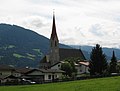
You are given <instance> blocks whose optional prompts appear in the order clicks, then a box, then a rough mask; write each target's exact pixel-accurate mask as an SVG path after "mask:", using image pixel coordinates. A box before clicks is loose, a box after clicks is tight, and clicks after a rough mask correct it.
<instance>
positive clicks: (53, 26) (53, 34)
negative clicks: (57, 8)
mask: <svg viewBox="0 0 120 91" xmlns="http://www.w3.org/2000/svg"><path fill="white" fill-rule="evenodd" d="M55 36H56V38H58V37H57V32H56V24H55V12H54V10H53V25H52V34H51V38H52V39H54V38H55Z"/></svg>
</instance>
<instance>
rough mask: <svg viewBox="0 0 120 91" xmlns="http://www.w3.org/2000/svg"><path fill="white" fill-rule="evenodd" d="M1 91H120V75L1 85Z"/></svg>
mask: <svg viewBox="0 0 120 91" xmlns="http://www.w3.org/2000/svg"><path fill="white" fill-rule="evenodd" d="M0 91H120V76H119V77H111V78H100V79H91V80H82V81H72V82H61V83H50V84H39V85H26V86H25V85H24V86H8V87H7V86H1V87H0Z"/></svg>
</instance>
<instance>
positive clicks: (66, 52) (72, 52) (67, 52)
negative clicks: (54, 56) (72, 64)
mask: <svg viewBox="0 0 120 91" xmlns="http://www.w3.org/2000/svg"><path fill="white" fill-rule="evenodd" d="M59 55H60V61H63V60H64V59H66V58H71V57H74V58H80V59H82V60H85V56H84V54H83V53H82V51H81V50H80V49H65V48H60V49H59Z"/></svg>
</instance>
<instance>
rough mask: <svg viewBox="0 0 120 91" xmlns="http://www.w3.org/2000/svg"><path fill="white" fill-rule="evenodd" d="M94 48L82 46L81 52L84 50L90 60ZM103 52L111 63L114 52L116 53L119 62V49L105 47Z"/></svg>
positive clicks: (77, 46)
mask: <svg viewBox="0 0 120 91" xmlns="http://www.w3.org/2000/svg"><path fill="white" fill-rule="evenodd" d="M70 46H71V47H73V48H79V47H80V46H79V45H76V46H75V45H70ZM92 48H93V46H86V45H84V46H81V50H83V53H84V55H85V56H86V58H87V59H90V53H91V51H92ZM102 49H103V52H104V53H105V54H106V56H107V60H108V61H110V59H111V57H112V53H113V50H114V51H115V55H116V57H117V59H118V60H119V59H120V49H117V48H105V47H103V48H102Z"/></svg>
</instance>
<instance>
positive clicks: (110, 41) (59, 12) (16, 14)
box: [0, 0, 120, 47]
mask: <svg viewBox="0 0 120 91" xmlns="http://www.w3.org/2000/svg"><path fill="white" fill-rule="evenodd" d="M53 9H55V15H56V26H57V32H58V36H59V40H60V42H61V43H64V44H76V45H77V44H78V45H93V44H96V43H100V44H101V45H102V46H108V47H118V46H119V43H120V40H119V39H120V37H119V36H120V32H119V30H120V19H119V17H120V1H119V0H44V1H43V0H0V12H2V13H0V22H1V23H9V24H15V25H20V26H22V27H25V28H29V29H31V30H34V31H35V32H37V33H39V34H42V35H44V36H46V37H48V38H49V37H50V33H51V29H52V13H53Z"/></svg>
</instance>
